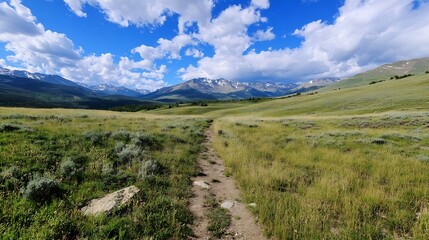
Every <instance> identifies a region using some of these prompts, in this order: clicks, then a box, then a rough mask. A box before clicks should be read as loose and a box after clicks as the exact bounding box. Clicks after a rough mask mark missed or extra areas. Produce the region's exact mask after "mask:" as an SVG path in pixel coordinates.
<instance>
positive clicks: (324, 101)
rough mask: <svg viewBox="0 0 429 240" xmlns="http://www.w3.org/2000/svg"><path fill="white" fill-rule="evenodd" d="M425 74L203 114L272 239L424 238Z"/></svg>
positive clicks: (428, 219)
mask: <svg viewBox="0 0 429 240" xmlns="http://www.w3.org/2000/svg"><path fill="white" fill-rule="evenodd" d="M428 92H429V76H427V75H426V76H417V77H412V78H409V79H406V80H405V79H404V80H393V81H388V82H382V83H378V84H375V85H368V86H363V87H358V88H351V89H346V90H341V91H333V92H328V93H323V94H316V95H309V96H299V97H293V98H288V99H282V100H275V101H269V102H265V103H261V104H256V105H251V106H246V107H242V108H238V109H229V110H224V111H218V112H212V113H209V115H210V114H211V116H216V115H217V116H220V115H225V117H223V118H219V119H217V120H216V121H215V126H214V131H215V132H216V133H217V139H216V142H215V146H214V147H215V149H216V151H217V152H218V154H219V155H220V156H221V157H222V158H223V159H224V160H225V161H226V165H227V167H228V169H229V172H230V174H232V176H233V177H234V178H235V179H236V180H237V181H238V183H239V185H240V189H241V190H242V192H243V193H244V199H245V201H246V202H248V203H251V202H255V203H257V205H258V207H257V208H256V210H255V214H256V215H257V216H258V219H259V221H260V222H261V223H262V225H263V226H264V227H265V231H266V233H267V234H268V235H269V236H273V237H274V238H275V239H408V238H414V239H429V211H428V207H429V175H428V172H429V131H428V128H429V111H428V109H429V95H428V94H427V93H428Z"/></svg>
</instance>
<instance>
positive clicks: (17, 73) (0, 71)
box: [0, 67, 79, 87]
mask: <svg viewBox="0 0 429 240" xmlns="http://www.w3.org/2000/svg"><path fill="white" fill-rule="evenodd" d="M0 75H8V76H14V77H21V78H31V79H35V80H40V81H43V82H48V83H54V84H60V85H64V86H72V87H78V86H79V85H78V84H77V83H75V82H73V81H70V80H68V79H65V78H63V77H60V76H58V75H47V74H42V73H30V72H27V71H23V70H10V69H7V68H1V67H0Z"/></svg>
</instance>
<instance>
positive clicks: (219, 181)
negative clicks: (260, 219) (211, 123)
mask: <svg viewBox="0 0 429 240" xmlns="http://www.w3.org/2000/svg"><path fill="white" fill-rule="evenodd" d="M205 135H206V140H205V142H204V144H203V145H204V148H205V149H206V150H204V151H203V152H202V153H201V154H200V156H199V159H198V163H199V166H200V174H199V176H198V177H195V178H194V179H192V181H193V183H194V185H193V187H192V190H193V193H194V196H193V198H192V199H191V200H190V209H191V211H192V212H193V213H194V215H195V216H196V221H195V224H194V226H193V230H194V233H195V235H196V238H193V239H210V237H211V235H210V233H209V232H208V231H207V226H208V219H207V216H206V214H207V212H208V210H209V209H208V208H207V207H206V206H205V205H204V203H205V197H206V196H208V195H209V194H213V195H215V198H216V200H217V202H218V203H219V205H223V206H224V207H226V208H227V209H228V208H229V211H230V213H231V216H232V219H231V221H232V222H231V225H230V227H229V229H228V231H227V233H226V234H225V235H224V236H223V237H222V239H243V240H244V239H245V240H264V239H267V238H266V237H264V235H263V233H262V230H261V227H260V226H259V225H258V224H256V223H255V220H254V218H253V216H252V214H251V213H250V211H249V210H248V209H247V208H246V207H247V206H246V205H245V204H243V203H241V202H240V199H241V198H240V191H239V190H238V189H237V187H236V185H235V182H234V180H233V179H232V177H227V176H225V165H224V163H223V160H222V159H220V158H219V157H218V156H217V155H216V154H215V152H214V149H213V147H212V141H213V138H214V134H213V131H212V129H211V128H210V129H208V130H207V131H206V132H205ZM228 205H229V206H228ZM231 205H232V207H231Z"/></svg>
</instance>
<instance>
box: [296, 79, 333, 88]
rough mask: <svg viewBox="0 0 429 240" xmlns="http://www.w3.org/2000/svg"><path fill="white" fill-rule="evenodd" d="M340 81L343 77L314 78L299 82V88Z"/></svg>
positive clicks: (321, 85)
mask: <svg viewBox="0 0 429 240" xmlns="http://www.w3.org/2000/svg"><path fill="white" fill-rule="evenodd" d="M338 81H341V78H320V79H313V80H310V81H308V82H301V83H298V84H299V86H298V87H299V88H304V89H306V88H315V87H324V86H327V85H329V84H332V83H336V82H338Z"/></svg>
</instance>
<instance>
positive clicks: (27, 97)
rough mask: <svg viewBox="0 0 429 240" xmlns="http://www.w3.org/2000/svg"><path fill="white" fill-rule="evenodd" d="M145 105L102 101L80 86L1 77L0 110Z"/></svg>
mask: <svg viewBox="0 0 429 240" xmlns="http://www.w3.org/2000/svg"><path fill="white" fill-rule="evenodd" d="M146 102H147V101H146ZM143 103H145V102H143V101H140V100H137V99H132V98H128V97H123V96H122V97H121V96H110V97H99V95H98V94H96V93H95V92H94V91H92V90H89V89H87V88H84V87H81V86H78V85H77V86H67V85H61V84H53V83H49V82H45V81H40V80H36V79H32V78H22V77H15V76H8V75H0V106H8V107H12V106H14V107H61V108H93V109H108V108H111V107H115V106H123V105H129V104H143Z"/></svg>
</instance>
